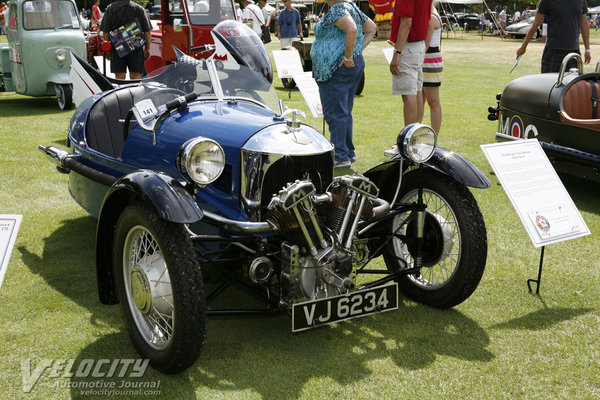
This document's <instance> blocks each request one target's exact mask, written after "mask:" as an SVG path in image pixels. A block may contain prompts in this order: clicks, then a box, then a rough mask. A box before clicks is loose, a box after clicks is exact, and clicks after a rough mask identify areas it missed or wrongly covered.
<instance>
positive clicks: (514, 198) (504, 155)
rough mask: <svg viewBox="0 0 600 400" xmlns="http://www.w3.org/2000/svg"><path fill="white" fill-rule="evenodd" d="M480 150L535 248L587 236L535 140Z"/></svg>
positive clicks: (571, 201)
mask: <svg viewBox="0 0 600 400" xmlns="http://www.w3.org/2000/svg"><path fill="white" fill-rule="evenodd" d="M481 149H482V150H483V152H484V154H485V156H486V158H487V159H488V162H489V163H490V165H491V166H492V168H493V169H494V172H495V173H496V176H497V177H498V180H499V181H500V184H501V185H502V187H503V188H504V191H505V192H506V194H507V196H508V198H509V199H510V202H511V203H512V205H513V207H514V208H515V210H516V211H517V214H518V215H519V218H520V219H521V223H522V224H523V226H524V227H525V230H526V231H527V234H528V235H529V237H530V239H531V241H532V242H533V245H534V246H535V247H541V246H546V245H548V244H552V243H557V242H562V241H564V240H569V239H574V238H577V237H581V236H585V235H589V234H590V231H589V229H588V227H587V225H586V224H585V221H584V220H583V218H582V217H581V214H580V213H579V210H577V207H576V206H575V203H573V200H572V199H571V196H569V193H568V192H567V190H566V189H565V187H564V186H563V184H562V182H561V180H560V179H559V177H558V175H557V174H556V171H555V170H554V168H553V167H552V164H551V163H550V160H548V157H546V154H545V153H544V150H543V149H542V146H541V145H540V143H539V142H538V141H537V139H528V140H517V141H514V142H502V143H494V144H487V145H482V146H481Z"/></svg>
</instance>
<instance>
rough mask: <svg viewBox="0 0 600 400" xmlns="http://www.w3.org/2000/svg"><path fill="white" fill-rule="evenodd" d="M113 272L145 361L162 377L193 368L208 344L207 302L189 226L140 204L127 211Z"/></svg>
mask: <svg viewBox="0 0 600 400" xmlns="http://www.w3.org/2000/svg"><path fill="white" fill-rule="evenodd" d="M113 273H114V276H115V283H116V288H117V292H118V294H119V299H120V300H121V309H122V311H123V318H124V319H125V323H126V324H127V328H128V330H129V335H130V336H131V339H132V341H133V344H134V345H135V347H136V348H137V350H138V352H139V353H140V354H141V355H142V357H144V358H148V359H149V360H150V364H151V365H152V366H153V367H154V368H156V369H157V370H159V371H161V372H164V373H177V372H181V371H183V370H185V369H186V368H188V367H189V366H190V365H192V364H193V363H194V362H195V361H196V359H197V358H198V355H199V354H200V350H201V349H202V345H203V344H204V337H205V331H206V301H205V298H204V284H203V279H202V272H201V270H200V267H199V265H198V261H197V259H196V253H195V251H194V247H193V244H192V242H191V240H190V238H189V234H188V231H187V230H186V227H185V226H184V225H183V224H177V223H172V222H168V221H165V220H162V219H161V218H160V217H159V216H158V214H157V213H156V212H155V211H154V210H152V209H150V208H149V207H148V206H147V205H145V204H143V203H141V202H136V203H134V204H132V205H130V206H128V207H126V208H125V209H124V210H123V211H122V212H121V215H120V216H119V218H118V220H117V222H116V228H115V238H114V254H113Z"/></svg>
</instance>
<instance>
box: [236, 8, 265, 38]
mask: <svg viewBox="0 0 600 400" xmlns="http://www.w3.org/2000/svg"><path fill="white" fill-rule="evenodd" d="M242 5H243V6H244V11H242V22H243V23H245V24H247V25H248V26H249V27H250V29H252V30H253V31H254V32H255V33H256V34H257V35H258V37H261V35H262V26H263V25H264V24H265V21H264V19H263V13H262V11H260V8H258V6H257V5H256V4H254V0H242Z"/></svg>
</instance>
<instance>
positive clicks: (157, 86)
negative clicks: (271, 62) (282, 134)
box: [132, 56, 279, 131]
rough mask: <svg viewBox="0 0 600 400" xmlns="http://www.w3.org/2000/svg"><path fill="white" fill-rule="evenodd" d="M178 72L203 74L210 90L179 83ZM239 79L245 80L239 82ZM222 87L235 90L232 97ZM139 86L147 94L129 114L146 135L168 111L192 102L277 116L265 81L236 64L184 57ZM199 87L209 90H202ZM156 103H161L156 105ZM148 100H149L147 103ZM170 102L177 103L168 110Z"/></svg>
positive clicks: (196, 83) (197, 83) (275, 102)
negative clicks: (247, 106) (253, 108)
mask: <svg viewBox="0 0 600 400" xmlns="http://www.w3.org/2000/svg"><path fill="white" fill-rule="evenodd" d="M228 67H229V68H228ZM180 71H184V72H186V73H188V74H190V73H191V74H193V73H196V75H195V79H197V78H198V76H199V74H198V72H200V73H202V71H206V72H207V73H208V78H209V79H210V85H211V86H210V87H208V86H207V85H206V83H207V81H205V80H193V81H191V80H187V79H186V80H183V79H179V78H181V77H182V76H183V74H181V73H180ZM190 76H191V75H190ZM190 76H188V77H187V78H189V77H190ZM241 77H243V78H244V79H240V78H241ZM173 82H176V83H177V85H179V86H177V87H175V85H172V84H171V83H173ZM224 83H227V84H229V85H228V86H229V87H230V89H229V90H234V94H230V93H229V90H224V88H223V84H224ZM232 83H233V86H232V85H231V84H232ZM240 84H245V85H247V87H244V86H238V85H240ZM140 85H141V86H143V87H145V89H146V90H145V92H144V94H143V95H140V96H139V97H137V98H135V99H134V106H133V108H132V111H133V114H134V116H135V118H136V120H137V121H138V123H139V124H140V126H141V127H142V128H143V129H145V130H149V131H154V130H155V129H156V127H157V126H158V125H160V121H161V120H162V119H163V116H166V115H167V114H168V113H170V111H172V110H174V109H180V107H183V106H187V105H188V104H189V103H193V102H207V101H216V102H224V101H227V102H239V101H244V102H248V103H252V104H255V105H257V106H259V107H262V108H264V109H266V110H269V111H271V112H273V114H274V115H276V114H277V112H276V111H275V110H276V109H277V108H278V106H279V97H278V96H277V93H276V92H275V89H274V88H273V87H272V86H271V84H270V83H269V82H268V81H267V80H266V78H264V76H262V75H260V74H258V73H256V72H255V71H254V70H252V69H251V68H249V67H247V66H245V65H239V64H238V63H236V62H235V61H222V60H215V59H213V58H209V59H206V60H204V59H203V60H195V59H192V58H191V57H187V56H186V58H184V59H181V60H179V62H177V63H173V64H169V65H167V66H165V67H163V68H161V69H158V70H155V71H153V73H151V74H150V75H149V76H147V77H145V78H144V79H142V80H141V81H140ZM201 87H205V88H207V89H208V90H206V89H201ZM192 93H193V94H195V96H192V97H193V98H192V99H190V100H188V99H186V97H188V96H190V95H191V94H192ZM163 94H167V96H161V95H163ZM257 97H258V98H257ZM265 98H266V100H265ZM159 99H160V101H158V100H159ZM259 99H261V100H262V101H260V100H259ZM148 100H150V103H149V102H148ZM173 101H176V104H177V106H176V107H172V106H170V103H173ZM171 105H172V104H171Z"/></svg>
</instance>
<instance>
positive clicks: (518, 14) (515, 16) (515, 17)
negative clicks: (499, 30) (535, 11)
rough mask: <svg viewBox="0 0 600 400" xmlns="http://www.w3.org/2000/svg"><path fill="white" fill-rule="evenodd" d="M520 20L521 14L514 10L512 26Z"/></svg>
mask: <svg viewBox="0 0 600 400" xmlns="http://www.w3.org/2000/svg"><path fill="white" fill-rule="evenodd" d="M520 20H521V13H520V12H519V10H515V13H514V14H513V24H514V23H515V22H519V21H520Z"/></svg>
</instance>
